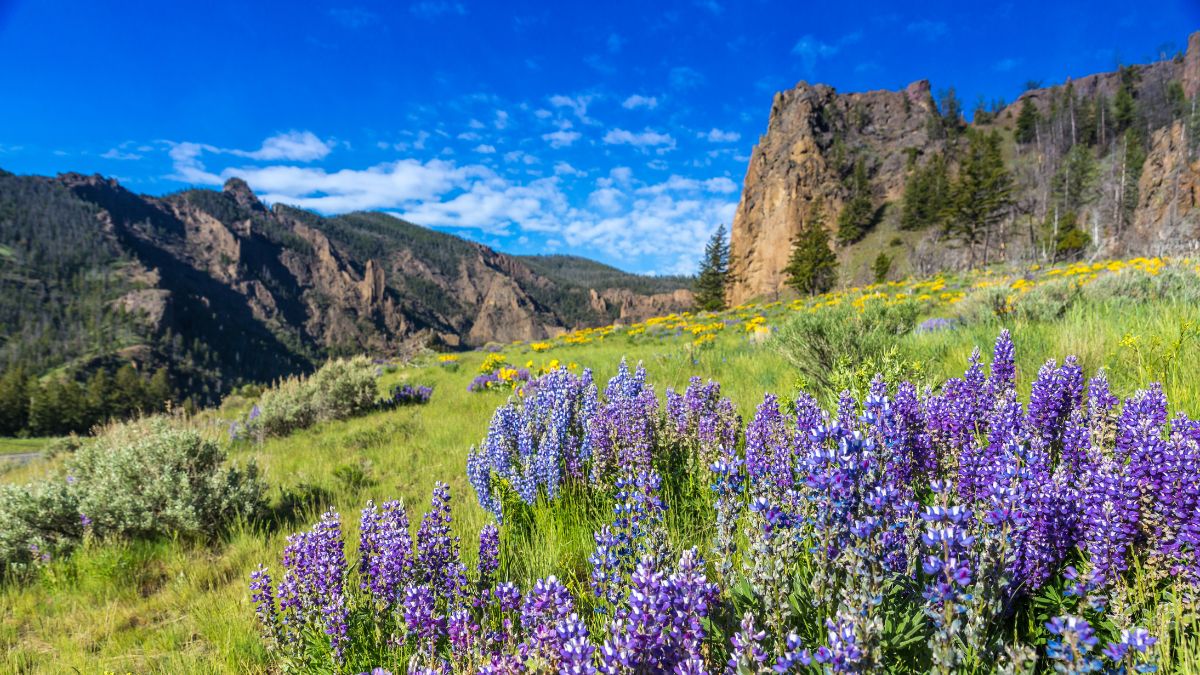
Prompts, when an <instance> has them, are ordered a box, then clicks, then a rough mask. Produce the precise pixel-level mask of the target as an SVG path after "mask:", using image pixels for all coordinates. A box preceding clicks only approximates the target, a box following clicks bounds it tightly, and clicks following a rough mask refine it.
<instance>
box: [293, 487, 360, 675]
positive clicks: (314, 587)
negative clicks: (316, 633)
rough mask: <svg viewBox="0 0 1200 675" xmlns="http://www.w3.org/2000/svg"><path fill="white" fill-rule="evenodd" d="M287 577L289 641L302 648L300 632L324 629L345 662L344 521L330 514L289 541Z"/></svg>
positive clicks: (346, 628) (331, 643)
mask: <svg viewBox="0 0 1200 675" xmlns="http://www.w3.org/2000/svg"><path fill="white" fill-rule="evenodd" d="M283 567H284V575H283V579H282V580H281V581H280V584H279V606H280V615H281V622H282V624H283V626H284V630H283V634H284V640H285V641H286V642H288V643H289V646H290V647H291V648H293V649H299V648H300V647H301V640H302V637H301V635H300V632H301V631H304V630H306V629H308V628H319V629H320V630H321V631H322V632H324V633H325V634H326V635H327V636H328V637H329V645H330V648H331V649H332V650H333V656H334V659H335V661H338V662H340V661H341V659H342V656H343V653H344V651H345V648H346V645H347V641H348V635H347V633H348V625H347V621H348V618H349V617H348V608H347V606H346V602H345V581H346V557H345V554H344V552H343V549H342V533H341V521H340V518H339V516H338V514H337V512H336V511H333V510H332V509H331V510H329V511H326V512H325V514H324V515H323V516H321V520H320V521H318V522H317V524H316V525H314V526H313V529H312V530H310V531H309V532H302V533H300V534H294V535H292V536H290V537H288V544H287V546H286V547H284V549H283Z"/></svg>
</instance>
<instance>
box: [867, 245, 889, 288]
mask: <svg viewBox="0 0 1200 675" xmlns="http://www.w3.org/2000/svg"><path fill="white" fill-rule="evenodd" d="M891 271H892V256H890V255H888V254H887V253H884V252H883V251H880V252H879V255H877V256H875V262H873V263H871V272H872V273H873V274H874V275H875V283H877V284H882V283H883V282H885V281H887V277H888V272H891Z"/></svg>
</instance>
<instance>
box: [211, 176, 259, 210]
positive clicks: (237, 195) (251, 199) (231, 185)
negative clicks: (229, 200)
mask: <svg viewBox="0 0 1200 675" xmlns="http://www.w3.org/2000/svg"><path fill="white" fill-rule="evenodd" d="M222 191H223V192H224V193H225V194H227V195H229V196H230V197H233V199H234V201H236V202H237V203H238V204H239V205H241V206H242V207H244V208H247V209H253V210H255V211H264V210H266V209H265V208H264V207H263V205H262V202H260V201H258V197H257V196H255V194H254V191H253V190H251V189H250V185H249V184H248V183H247V182H246V181H244V180H242V179H241V178H230V179H229V180H227V181H225V186H224V187H223V188H222Z"/></svg>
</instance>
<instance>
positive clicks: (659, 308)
mask: <svg viewBox="0 0 1200 675" xmlns="http://www.w3.org/2000/svg"><path fill="white" fill-rule="evenodd" d="M589 295H590V297H591V305H592V308H593V309H594V310H595V311H596V312H597V313H600V314H610V315H611V314H614V313H615V314H616V315H617V319H618V320H619V321H620V322H621V323H636V322H639V321H645V320H646V319H649V318H651V317H655V316H665V315H667V314H670V313H672V312H678V311H679V310H680V309H682V308H690V307H692V306H693V305H694V304H695V299H696V298H695V295H694V294H693V293H692V292H691V291H690V290H687V289H682V288H681V289H679V290H677V291H674V292H673V293H654V294H651V295H641V294H639V293H634V292H633V291H631V290H629V289H627V288H606V289H603V290H600V291H597V290H596V289H590V290H589Z"/></svg>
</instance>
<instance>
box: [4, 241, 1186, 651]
mask: <svg viewBox="0 0 1200 675" xmlns="http://www.w3.org/2000/svg"><path fill="white" fill-rule="evenodd" d="M1198 274H1200V270H1198V269H1197V267H1196V265H1195V263H1193V262H1191V261H1173V262H1163V261H1157V260H1150V261H1132V262H1128V263H1101V264H1097V265H1075V266H1062V267H1057V268H1053V269H1030V270H1024V269H1023V270H991V271H987V272H981V273H977V274H972V275H963V276H957V277H956V276H952V275H947V276H945V277H939V278H936V279H926V280H910V281H905V282H895V283H891V284H881V285H876V286H870V287H864V288H856V289H850V290H845V291H839V292H837V293H833V294H830V295H827V296H822V297H818V298H813V299H797V300H794V301H784V302H777V303H768V304H761V305H748V306H743V307H738V308H734V309H732V310H729V311H727V312H725V313H722V314H719V315H703V316H693V315H690V314H688V315H678V316H671V317H662V318H659V319H655V320H651V321H647V322H643V323H639V324H633V325H626V326H611V327H606V328H603V329H590V330H583V331H578V332H575V333H570V334H566V335H563V336H560V337H558V338H556V339H553V340H547V341H545V342H541V343H522V344H514V345H505V346H500V347H498V349H497V351H487V350H480V351H473V352H466V353H461V354H455V355H453V356H444V355H438V354H432V353H430V354H426V355H423V356H421V357H419V358H418V359H416V360H415V361H413V362H411V363H406V364H388V365H386V366H382V367H381V370H382V374H381V375H380V378H379V384H380V387H381V390H386V389H387V388H390V387H391V386H393V385H396V384H400V383H405V382H407V383H413V384H421V385H428V386H431V387H433V389H434V393H433V397H432V399H431V401H430V402H429V403H428V404H426V405H414V406H405V407H400V408H397V409H394V410H389V411H385V412H377V413H374V414H370V415H367V416H364V417H359V418H355V419H349V420H344V421H337V422H328V423H322V424H318V425H316V426H314V427H311V428H309V429H305V430H302V431H299V432H296V433H294V434H291V435H288V436H285V437H280V438H268V439H266V440H264V441H262V442H261V443H259V442H256V441H254V440H252V439H251V440H238V441H230V440H229V434H228V427H229V424H230V422H231V421H234V420H237V419H241V418H242V417H243V416H244V415H246V413H247V412H248V410H249V409H250V406H251V405H252V404H253V401H252V400H250V399H244V398H241V397H237V396H234V397H231V398H230V399H229V400H227V401H226V403H225V404H224V406H223V407H222V408H221V409H219V410H212V411H206V412H204V413H201V414H200V415H197V416H196V417H194V418H192V419H189V420H182V419H181V420H180V423H181V424H187V425H191V426H194V427H196V428H200V429H202V430H203V432H204V433H205V434H206V435H209V436H211V437H212V438H216V439H219V440H220V442H221V443H222V445H223V446H224V447H226V449H227V452H228V454H229V457H230V460H231V461H233V462H235V463H243V462H245V461H247V460H254V461H255V462H256V463H257V464H258V466H259V468H260V470H261V471H262V474H263V476H264V478H265V480H266V481H267V483H268V484H269V498H270V513H269V515H268V516H267V517H266V518H263V519H259V520H257V521H255V522H246V521H241V522H238V523H236V524H235V525H234V526H232V527H231V528H229V529H228V530H227V531H225V532H223V533H222V534H221V535H220V536H219V537H218V538H217V539H216V540H215V541H211V542H206V543H197V542H189V541H182V540H169V539H160V540H154V541H123V542H102V541H87V542H86V543H85V545H84V546H83V547H82V548H80V549H78V550H77V551H75V552H74V553H73V554H70V555H69V556H66V557H64V558H62V559H58V560H54V561H52V562H50V563H49V564H47V565H45V566H44V567H43V568H42V569H40V570H39V571H38V572H37V574H36V575H35V576H34V577H33V578H30V579H24V580H21V581H16V580H10V581H9V582H7V583H5V584H4V586H3V587H2V588H0V594H2V596H3V597H2V601H0V645H2V646H3V657H2V661H0V670H3V671H5V672H22V673H23V672H75V671H77V672H114V673H122V672H167V673H184V672H196V673H213V672H269V671H270V670H271V669H272V664H271V661H270V659H269V658H268V654H267V653H266V651H265V650H264V648H263V647H262V645H261V643H260V640H259V637H258V629H257V625H256V619H255V615H254V610H253V606H252V603H251V600H250V593H249V591H248V589H247V580H248V575H249V573H250V571H251V570H252V569H253V568H254V567H255V566H256V565H257V564H258V563H260V562H265V563H266V564H267V565H268V567H270V568H271V569H272V570H278V569H279V556H280V552H281V551H282V549H283V546H284V544H285V538H286V536H287V535H288V534H290V533H292V532H294V531H299V530H301V529H304V528H307V527H308V526H309V525H311V524H312V523H313V522H314V521H315V520H316V519H317V517H318V515H319V514H320V512H321V511H323V510H324V509H325V508H327V507H333V508H335V509H337V510H338V511H339V512H340V513H341V514H342V518H343V527H344V529H345V534H346V539H347V541H348V542H357V537H358V533H357V526H358V525H357V522H358V513H359V511H360V510H361V508H362V507H363V505H364V504H365V503H366V502H367V500H369V499H374V500H376V501H382V500H386V499H396V498H399V499H403V500H404V501H405V502H406V504H408V505H410V511H409V512H410V514H412V515H413V516H414V517H415V516H416V515H417V514H419V513H420V512H421V511H422V510H424V509H425V508H426V507H427V506H428V501H429V495H430V491H431V489H432V487H433V485H434V483H435V481H444V482H446V483H448V484H449V485H450V488H451V493H452V495H453V515H454V521H453V522H454V527H455V531H456V533H457V534H458V535H459V536H460V537H461V538H462V542H463V545H462V552H463V556H464V562H466V564H467V565H468V566H471V565H473V563H474V560H475V556H476V550H475V543H474V542H475V541H476V537H477V535H478V532H479V530H480V528H481V527H483V526H484V525H485V524H487V523H489V522H491V516H490V515H489V514H487V513H486V512H485V511H483V510H482V509H481V508H479V506H478V505H477V503H476V500H475V495H474V492H473V491H472V488H471V486H470V485H469V483H468V482H467V477H466V472H465V464H466V456H467V452H468V449H469V448H471V446H472V445H474V444H477V443H479V442H480V440H481V438H482V437H483V436H484V434H485V433H486V431H487V426H488V422H489V420H490V418H491V416H492V414H493V411H494V410H495V408H496V407H497V406H499V405H501V404H503V403H504V401H505V400H506V399H507V398H508V397H509V396H510V395H511V394H512V392H511V391H509V390H486V391H481V392H471V391H468V384H469V383H470V382H471V381H472V379H473V378H474V377H475V376H476V375H478V373H479V369H480V366H481V365H482V364H483V362H484V360H485V359H486V358H488V357H489V356H491V355H493V354H495V353H498V354H501V355H502V356H503V357H504V359H505V360H506V362H507V363H508V364H509V365H511V366H512V367H513V368H514V369H516V368H523V367H528V368H532V369H534V370H537V369H539V368H542V367H549V366H551V365H552V362H554V361H557V363H558V364H559V365H563V366H567V367H569V368H571V369H573V370H574V369H582V368H591V369H592V370H593V371H594V373H595V375H596V380H597V382H599V383H601V384H602V383H603V382H605V381H607V379H608V378H609V377H611V376H612V375H613V374H614V373H615V371H616V368H617V364H618V363H619V362H620V360H621V359H626V360H627V361H628V362H629V363H630V364H634V363H637V362H641V363H643V364H645V367H646V371H647V373H648V378H649V380H650V381H651V382H652V383H653V385H654V387H655V388H656V389H657V390H658V392H659V394H660V395H661V394H662V392H663V391H664V390H665V389H666V388H667V387H672V388H675V389H676V390H682V389H683V388H684V387H686V385H687V382H688V380H689V378H691V377H693V376H699V377H700V378H704V379H713V380H716V381H718V382H720V384H721V389H722V394H723V395H725V396H728V397H730V398H731V399H732V400H733V401H734V402H735V404H736V406H737V409H738V412H739V413H740V414H741V416H742V417H743V419H746V420H748V419H749V418H750V417H751V416H752V415H753V413H754V409H755V407H756V406H757V405H758V403H759V402H760V401H761V400H762V397H763V395H764V393H766V392H773V393H777V394H779V395H780V396H781V397H785V398H787V397H790V395H791V394H792V393H793V392H795V391H796V390H797V388H805V389H808V390H810V391H813V392H814V393H815V394H817V395H818V397H819V398H820V399H821V400H822V402H823V403H825V404H826V405H829V404H830V402H831V401H833V400H834V399H835V397H836V395H837V390H838V389H840V388H841V387H850V388H854V387H860V388H861V387H862V386H864V385H865V382H866V381H867V380H869V378H870V376H871V375H872V374H873V373H874V371H875V370H884V371H885V372H894V373H896V374H901V375H904V376H906V377H910V378H912V379H914V380H915V381H916V382H919V383H922V384H927V385H928V386H932V387H935V388H936V385H937V384H938V383H940V382H941V381H943V380H945V379H946V378H948V377H953V376H958V375H961V374H962V372H963V370H964V369H965V368H966V365H967V360H968V358H969V357H970V355H971V352H972V350H973V349H975V348H976V347H978V348H980V349H981V350H983V352H984V354H985V358H986V356H987V355H988V354H989V350H990V348H991V345H992V343H993V342H994V340H995V338H996V335H997V334H998V332H999V330H1000V329H1001V328H1008V329H1010V330H1011V332H1012V336H1013V341H1014V342H1015V344H1016V348H1017V371H1018V373H1017V381H1018V383H1020V385H1021V386H1023V387H1024V389H1023V390H1020V395H1021V396H1023V397H1026V398H1027V397H1028V396H1029V382H1030V381H1031V380H1032V379H1033V377H1034V376H1035V375H1036V373H1037V370H1038V368H1039V367H1040V366H1041V364H1042V363H1043V362H1045V360H1046V359H1048V358H1057V359H1059V360H1061V359H1062V358H1063V357H1065V356H1067V355H1069V354H1074V355H1077V356H1078V357H1079V361H1080V364H1081V365H1082V366H1083V369H1084V372H1085V373H1086V374H1087V375H1088V376H1090V375H1092V374H1094V373H1095V372H1096V371H1097V370H1098V369H1100V368H1105V369H1106V370H1107V372H1108V374H1109V378H1110V381H1111V382H1112V386H1113V390H1114V393H1116V394H1117V395H1118V396H1122V397H1124V396H1128V395H1130V394H1132V393H1133V392H1134V391H1135V390H1137V389H1139V388H1142V387H1144V386H1145V385H1146V384H1147V383H1149V382H1151V381H1161V382H1162V383H1163V386H1164V390H1165V393H1166V395H1167V397H1168V398H1169V400H1170V401H1171V403H1172V406H1173V407H1175V408H1176V409H1177V410H1180V411H1184V412H1187V413H1189V414H1191V415H1200V379H1198V378H1197V377H1196V373H1198V372H1200V332H1198V331H1197V326H1200V277H1198V276H1197V275H1198ZM900 305H903V306H904V307H906V308H907V311H910V312H911V319H910V324H912V325H908V326H907V327H902V328H901V329H899V330H896V331H895V332H894V333H892V334H887V335H883V336H880V335H876V334H875V333H874V332H873V331H875V327H874V326H873V325H871V324H870V323H869V322H867V323H865V324H864V325H859V326H853V325H852V324H853V323H854V321H853V317H854V316H855V315H856V314H858V315H862V316H867V315H869V311H868V310H870V308H871V307H878V308H887V307H891V306H900ZM885 311H886V310H885ZM821 317H827V318H828V320H827V323H835V324H837V325H836V326H832V327H830V326H824V327H822V328H821V330H825V331H827V332H828V331H834V332H836V331H842V332H841V333H838V334H837V335H833V336H831V337H829V340H830V344H832V345H834V347H835V348H836V349H837V350H838V353H839V354H840V355H841V358H838V359H835V360H834V361H832V362H813V361H812V358H811V357H810V356H805V354H807V353H808V352H807V351H806V349H805V348H804V346H803V345H800V344H799V342H803V341H805V340H811V339H812V335H813V333H812V332H811V331H812V330H814V329H812V328H811V327H809V328H805V327H803V326H800V327H798V326H797V324H802V323H804V322H805V321H808V322H812V321H820V320H821ZM929 319H946V320H947V322H946V325H945V326H941V325H935V324H927V323H926V322H927V321H928V320H929ZM806 331H807V332H806ZM846 331H849V332H848V333H846ZM855 331H857V332H855ZM825 334H826V333H822V335H825ZM494 358H495V357H494V356H493V359H494ZM806 358H807V359H809V361H808V362H805V359H806ZM806 373H816V374H817V375H816V376H814V375H811V374H808V375H806ZM45 445H46V442H45V441H44V440H37V439H30V440H12V439H4V440H2V441H0V453H12V452H33V451H39V450H41V449H42V448H43V447H45ZM62 462H63V457H62V456H61V455H56V456H51V457H47V458H44V459H40V460H37V461H34V462H30V463H26V464H22V465H20V466H5V464H4V463H3V460H0V481H4V482H12V483H20V482H24V481H27V480H31V479H34V478H37V477H40V476H45V475H48V474H50V473H52V472H53V471H55V470H57V468H58V467H59V466H60V465H61V464H62ZM588 518H589V516H588V515H587V514H579V519H580V521H579V522H573V521H572V520H571V518H570V517H568V516H563V517H558V518H552V519H548V520H547V521H545V522H540V523H539V524H538V527H537V528H536V532H537V535H536V536H535V537H532V538H530V539H529V540H528V541H527V542H525V548H523V550H521V551H520V553H519V554H514V553H513V552H511V551H509V552H506V553H505V555H504V557H503V558H502V573H506V574H507V575H508V576H509V577H510V578H512V577H516V578H517V579H519V580H521V581H523V582H526V581H531V580H532V579H534V578H537V577H541V576H544V575H547V574H551V573H556V574H558V575H559V576H560V578H564V579H567V580H570V581H571V582H573V583H586V574H584V576H583V577H581V576H580V572H579V571H578V568H579V567H580V565H582V564H583V561H586V559H587V555H588V552H589V551H590V548H591V546H592V540H591V532H592V527H593V523H591V522H588ZM697 536H704V535H697ZM348 548H350V549H351V550H353V548H354V546H353V544H351V545H350V546H349V547H348ZM351 555H352V556H353V554H351ZM581 579H582V581H581ZM1164 620H1165V619H1164ZM1189 650H1190V651H1189ZM1184 654H1185V656H1184V657H1182V660H1180V661H1179V662H1177V663H1174V664H1172V666H1173V668H1172V671H1173V672H1200V670H1198V668H1200V664H1198V663H1197V661H1196V657H1197V654H1200V651H1198V649H1197V646H1196V645H1195V644H1192V645H1191V646H1190V648H1188V649H1187V650H1184ZM1187 654H1190V656H1186V655H1187ZM1189 659H1190V660H1189Z"/></svg>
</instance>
